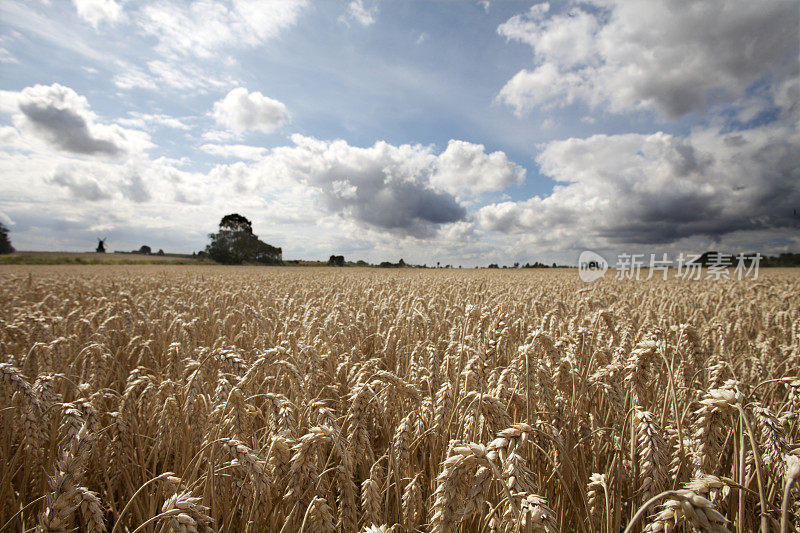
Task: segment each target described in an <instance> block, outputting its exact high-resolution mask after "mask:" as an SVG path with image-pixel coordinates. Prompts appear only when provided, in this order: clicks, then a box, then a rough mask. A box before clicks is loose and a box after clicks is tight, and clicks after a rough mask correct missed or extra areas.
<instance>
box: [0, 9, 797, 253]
mask: <svg viewBox="0 0 800 533" xmlns="http://www.w3.org/2000/svg"><path fill="white" fill-rule="evenodd" d="M799 42H800V2H797V1H796V0H789V1H781V0H766V1H763V2H753V1H752V0H743V1H738V0H736V1H733V0H703V1H698V0H691V1H688V0H673V1H668V2H659V1H654V0H625V1H620V2H615V1H613V0H596V1H588V2H552V3H550V4H547V3H533V2H515V1H503V2H488V1H483V2H468V1H464V2H411V1H409V2H398V1H385V2H376V1H368V0H363V1H353V2H347V1H345V2H334V1H332V0H331V1H319V2H311V1H304V0H285V1H274V2H271V1H259V0H226V1H212V0H196V1H187V2H177V1H169V2H168V1H152V2H149V1H144V0H127V1H125V0H73V1H67V0H50V1H45V0H20V1H14V0H3V1H2V2H0V221H2V222H3V223H4V224H6V225H7V226H8V227H9V228H10V230H11V238H12V242H13V244H14V245H15V246H16V247H17V248H18V249H21V250H74V251H80V250H89V249H92V248H93V247H94V245H95V244H96V238H97V237H107V239H108V245H109V248H110V249H112V250H130V249H134V248H138V247H139V246H141V245H142V244H147V245H150V246H151V247H152V248H153V249H157V248H163V249H165V250H166V251H174V252H191V251H195V250H200V249H202V248H203V247H204V246H205V244H206V243H207V241H208V238H207V234H208V233H209V232H211V231H213V230H214V229H215V227H216V225H217V224H218V223H219V220H220V218H221V217H222V216H224V215H225V214H227V213H231V212H238V213H241V214H243V215H245V216H247V217H248V218H250V219H251V220H252V221H253V225H254V230H255V232H256V233H257V234H258V235H259V236H260V237H261V238H262V239H263V240H265V241H267V242H269V243H270V244H273V245H275V246H281V247H282V248H283V250H284V257H285V258H305V259H326V258H327V257H328V256H329V255H331V254H334V253H336V254H344V255H345V256H346V257H347V258H348V259H366V260H369V261H380V260H386V259H389V260H397V259H398V258H400V257H403V258H404V259H405V260H406V262H412V263H428V264H432V263H436V262H437V261H440V262H441V263H442V264H445V263H451V264H455V265H458V264H463V265H464V266H472V265H485V264H487V263H489V262H499V263H507V264H510V263H511V262H513V261H520V262H523V263H524V262H526V261H531V262H532V261H535V260H539V261H548V262H549V261H560V262H570V263H574V262H575V261H576V259H577V256H578V254H579V253H580V251H581V250H584V249H591V250H595V251H599V252H601V253H605V254H614V253H619V252H623V251H629V252H630V251H655V252H678V251H688V252H693V251H697V252H700V251H703V250H706V249H708V248H709V247H711V248H715V249H721V250H726V251H731V252H736V251H749V250H753V251H761V252H762V253H777V252H781V251H800V231H798V230H800V133H798V123H800V50H799V44H798V43H799Z"/></svg>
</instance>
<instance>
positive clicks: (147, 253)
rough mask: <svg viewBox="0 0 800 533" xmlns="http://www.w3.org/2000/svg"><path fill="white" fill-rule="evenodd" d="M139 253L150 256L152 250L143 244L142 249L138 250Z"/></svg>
mask: <svg viewBox="0 0 800 533" xmlns="http://www.w3.org/2000/svg"><path fill="white" fill-rule="evenodd" d="M139 253H140V254H143V255H150V254H152V253H153V249H152V248H150V247H149V246H147V245H146V244H143V245H142V247H141V248H139Z"/></svg>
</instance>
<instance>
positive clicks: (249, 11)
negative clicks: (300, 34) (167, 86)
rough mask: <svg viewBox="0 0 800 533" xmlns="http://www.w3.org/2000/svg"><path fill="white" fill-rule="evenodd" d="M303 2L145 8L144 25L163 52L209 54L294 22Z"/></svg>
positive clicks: (256, 41)
mask: <svg viewBox="0 0 800 533" xmlns="http://www.w3.org/2000/svg"><path fill="white" fill-rule="evenodd" d="M306 5H307V2H306V1H305V0H268V1H263V0H227V1H222V2H213V3H212V2H207V1H194V2H190V3H188V4H176V3H159V4H152V5H148V6H145V7H144V9H143V10H142V15H143V16H142V18H141V20H140V24H141V26H142V29H143V30H144V31H145V32H146V33H149V34H151V35H153V36H155V37H156V38H157V39H158V41H159V45H158V46H159V48H160V49H161V51H162V52H164V53H165V54H167V55H173V54H176V55H178V56H187V55H196V56H198V57H211V56H213V55H216V54H217V53H218V52H219V51H220V49H222V48H226V47H254V46H257V45H260V44H263V43H265V42H267V41H268V40H270V39H273V38H275V37H277V36H278V35H279V34H280V33H281V32H282V31H284V30H285V29H287V28H289V27H291V26H293V25H294V24H295V22H296V21H297V18H298V17H299V15H300V13H301V12H302V11H303V9H304V8H305V6H306Z"/></svg>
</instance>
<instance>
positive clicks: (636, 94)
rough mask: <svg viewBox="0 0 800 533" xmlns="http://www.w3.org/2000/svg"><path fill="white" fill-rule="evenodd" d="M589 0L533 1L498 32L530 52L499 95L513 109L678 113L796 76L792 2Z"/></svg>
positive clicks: (797, 20) (799, 16) (796, 18)
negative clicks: (581, 106) (565, 7)
mask: <svg viewBox="0 0 800 533" xmlns="http://www.w3.org/2000/svg"><path fill="white" fill-rule="evenodd" d="M592 3H593V4H594V5H593V6H591V8H587V9H581V8H572V9H571V10H570V11H569V12H568V13H555V14H552V13H551V12H550V9H549V5H548V4H537V5H534V6H533V7H532V8H531V9H530V10H529V11H528V12H527V13H525V14H523V15H516V16H514V17H512V18H511V19H509V20H508V21H507V22H506V23H504V24H502V25H501V26H500V27H499V28H498V32H499V33H500V34H501V35H503V36H505V37H506V38H507V39H509V40H516V41H520V42H524V43H527V44H529V45H530V46H531V47H532V48H533V51H534V67H533V69H532V70H529V69H524V70H522V71H520V72H519V73H518V74H517V75H515V76H514V77H513V78H512V79H511V80H510V81H509V82H508V83H507V84H506V85H505V87H503V89H502V90H501V91H500V94H499V95H498V99H499V100H500V101H502V102H504V103H506V104H508V105H509V106H511V107H513V108H514V110H515V112H516V113H518V114H524V113H527V112H529V111H531V110H532V109H534V108H537V107H545V108H547V107H559V106H564V105H569V104H571V103H573V102H576V101H581V102H584V103H586V104H589V105H590V106H592V107H597V106H603V107H605V108H607V109H609V110H611V111H612V112H627V111H632V110H640V109H644V110H657V111H659V112H660V113H662V114H663V115H665V116H667V117H677V116H681V115H684V114H686V113H689V112H692V111H703V110H705V109H706V108H707V107H708V105H709V104H712V103H714V102H732V101H735V100H736V99H737V98H740V97H742V96H743V95H744V94H745V90H746V89H747V88H748V87H749V86H750V85H751V84H753V83H755V82H757V81H759V80H762V79H765V78H767V79H769V78H772V79H778V80H780V79H784V78H786V77H793V76H796V75H797V61H796V59H797V27H798V24H800V10H798V9H797V5H796V2H793V1H790V0H775V1H772V2H767V3H753V2H749V1H746V0H737V1H734V2H731V1H728V0H704V1H698V2H692V3H691V4H680V5H678V4H674V3H671V2H667V1H652V0H626V1H616V2H615V1H605V0H597V1H595V2H592Z"/></svg>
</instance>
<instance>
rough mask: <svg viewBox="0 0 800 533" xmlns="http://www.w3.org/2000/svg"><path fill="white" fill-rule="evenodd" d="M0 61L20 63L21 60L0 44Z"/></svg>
mask: <svg viewBox="0 0 800 533" xmlns="http://www.w3.org/2000/svg"><path fill="white" fill-rule="evenodd" d="M0 63H16V64H18V63H19V61H18V60H17V58H15V57H14V56H13V55H12V54H11V52H9V51H8V50H6V49H5V48H3V47H1V46H0Z"/></svg>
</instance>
